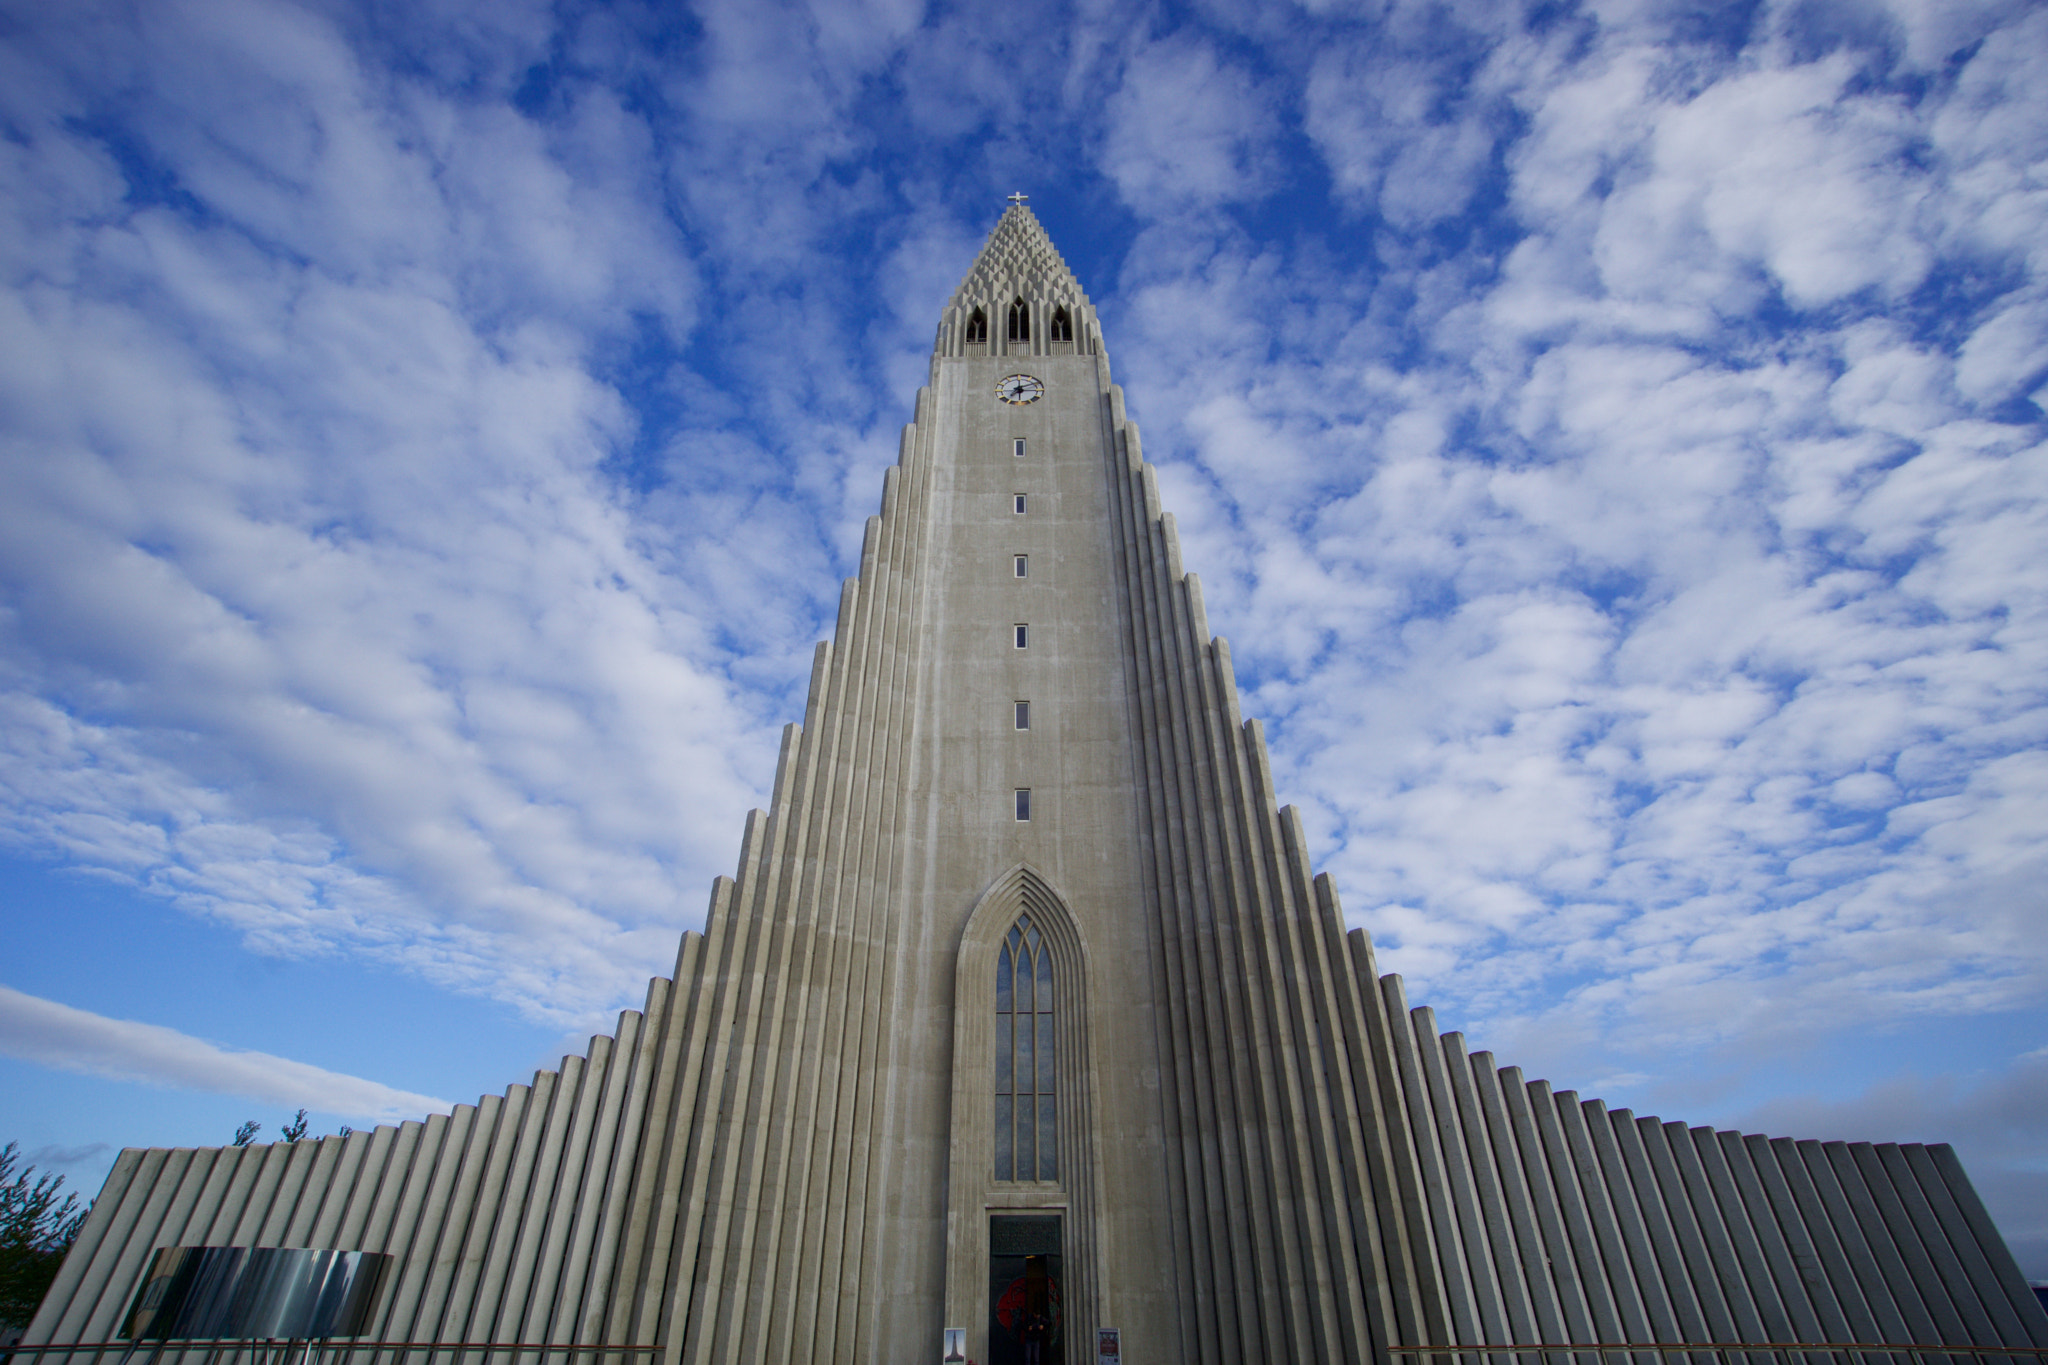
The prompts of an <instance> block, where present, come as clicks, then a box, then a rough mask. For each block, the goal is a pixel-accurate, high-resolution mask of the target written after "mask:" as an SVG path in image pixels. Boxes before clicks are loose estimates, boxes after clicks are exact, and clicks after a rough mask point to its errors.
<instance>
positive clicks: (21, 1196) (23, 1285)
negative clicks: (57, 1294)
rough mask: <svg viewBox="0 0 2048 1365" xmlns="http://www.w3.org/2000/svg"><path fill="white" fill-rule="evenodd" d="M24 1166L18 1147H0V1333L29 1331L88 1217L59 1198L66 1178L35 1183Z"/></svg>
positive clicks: (71, 1200)
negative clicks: (7, 1329) (6, 1329)
mask: <svg viewBox="0 0 2048 1365" xmlns="http://www.w3.org/2000/svg"><path fill="white" fill-rule="evenodd" d="M20 1162H21V1153H20V1151H19V1150H18V1149H17V1148H16V1146H15V1144H14V1143H12V1142H10V1143H8V1144H7V1145H6V1146H5V1147H0V1327H26V1326H28V1320H29V1319H30V1318H32V1317H34V1316H35V1312H36V1306H37V1305H38V1304H40V1303H42V1301H43V1295H44V1293H46V1292H47V1291H48V1290H49V1288H50V1281H52V1280H54V1279H56V1278H57V1267H58V1266H60V1265H62V1264H64V1253H65V1252H67V1251H69V1250H71V1243H72V1242H73V1241H75V1240H77V1238H78V1229H79V1225H80V1224H82V1223H84V1222H85V1215H86V1212H87V1211H86V1210H85V1209H81V1208H79V1207H78V1196H77V1195H75V1194H67V1195H64V1196H63V1197H62V1198H61V1199H60V1198H59V1197H58V1192H59V1190H60V1189H61V1188H62V1186H63V1184H64V1177H63V1176H61V1175H46V1176H42V1177H39V1178H38V1179H36V1180H35V1181H34V1182H33V1183H31V1181H30V1179H29V1177H30V1176H33V1175H35V1171H36V1168H35V1167H33V1166H25V1167H22V1169H21V1170H20V1172H19V1173H17V1172H16V1171H15V1167H16V1166H18V1165H20Z"/></svg>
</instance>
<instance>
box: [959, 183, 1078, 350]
mask: <svg viewBox="0 0 2048 1365" xmlns="http://www.w3.org/2000/svg"><path fill="white" fill-rule="evenodd" d="M1020 305H1021V307H1020ZM977 317H979V318H980V319H981V321H980V322H979V323H977V322H976V321H975V319H976V318H977ZM1020 317H1021V319H1022V320H1023V322H1024V326H1022V327H1021V328H1020V327H1019V326H1017V322H1018V320H1019V319H1020ZM1053 317H1063V318H1065V319H1066V331H1065V335H1063V336H1059V337H1055V336H1054V335H1053V334H1052V329H1051V328H1049V327H1047V326H1046V325H1045V324H1044V322H1042V321H1041V322H1039V323H1038V325H1037V326H1035V327H1034V326H1032V325H1031V324H1032V320H1033V319H1047V318H1053ZM1006 319H1007V320H1008V321H1007V325H1005V320H1006ZM990 320H994V321H995V322H996V323H997V324H998V325H996V326H990V325H989V322H990ZM982 341H987V342H988V343H989V349H990V351H991V352H993V353H995V354H1001V355H1034V354H1035V355H1043V354H1046V353H1047V349H1048V347H1050V346H1051V345H1052V343H1053V342H1055V341H1058V342H1063V343H1072V345H1071V349H1072V351H1074V352H1078V353H1079V354H1082V355H1097V354H1100V353H1101V350H1102V346H1101V336H1100V333H1099V332H1098V331H1097V329H1096V325H1095V309H1094V307H1093V305H1091V304H1090V303H1089V302H1088V295H1087V293H1086V292H1085V291H1084V290H1082V288H1081V282H1080V281H1079V280H1077V279H1075V278H1074V272H1073V271H1072V270H1069V269H1068V268H1067V263H1066V261H1065V260H1064V259H1063V258H1062V257H1061V256H1060V253H1059V250H1058V248H1056V247H1054V246H1053V244H1052V238H1050V237H1048V236H1047V235H1046V232H1045V228H1044V227H1043V226H1042V225H1041V224H1040V223H1039V221H1038V216H1037V215H1036V214H1034V213H1032V211H1031V210H1030V209H1029V208H1026V207H1025V206H1024V205H1022V204H1013V205H1012V206H1011V207H1010V208H1008V209H1007V210H1005V211H1004V213H1003V216H1002V217H1001V218H1000V219H998V220H997V222H996V226H995V231H993V232H991V233H990V234H989V238H988V242H987V244H986V245H984V246H983V247H982V249H981V254H980V255H979V256H977V257H975V258H974V264H973V265H972V266H971V267H970V268H969V269H968V271H967V278H966V279H964V280H962V281H961V282H960V287H959V288H958V289H956V290H954V291H953V297H952V299H951V300H950V301H949V302H948V304H947V307H946V312H945V316H944V317H943V318H942V319H941V321H940V323H939V334H938V339H937V341H936V343H935V344H934V347H933V349H934V351H935V353H936V354H937V355H939V356H959V355H966V354H968V352H967V349H966V348H967V347H968V346H970V345H979V344H980V343H981V342H982ZM1060 349H1061V350H1062V351H1066V350H1068V349H1069V347H1068V346H1066V345H1062V346H1061V347H1060Z"/></svg>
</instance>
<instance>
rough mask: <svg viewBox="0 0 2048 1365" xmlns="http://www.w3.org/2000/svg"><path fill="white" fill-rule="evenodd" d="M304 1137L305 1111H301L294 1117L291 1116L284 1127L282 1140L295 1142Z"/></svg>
mask: <svg viewBox="0 0 2048 1365" xmlns="http://www.w3.org/2000/svg"><path fill="white" fill-rule="evenodd" d="M305 1135H306V1111H305V1110H303V1109H301V1110H300V1111H299V1112H298V1113H297V1114H296V1115H294V1116H293V1118H292V1121H291V1122H290V1123H287V1124H286V1125H285V1126H284V1140H285V1141H286V1142H297V1141H298V1140H299V1139H300V1138H302V1137H304V1136H305Z"/></svg>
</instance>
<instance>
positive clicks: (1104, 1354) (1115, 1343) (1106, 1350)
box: [1095, 1327, 1124, 1365]
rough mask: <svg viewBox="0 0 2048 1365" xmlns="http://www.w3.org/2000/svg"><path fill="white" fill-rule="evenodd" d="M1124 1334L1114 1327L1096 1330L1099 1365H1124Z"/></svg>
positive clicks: (1096, 1354)
mask: <svg viewBox="0 0 2048 1365" xmlns="http://www.w3.org/2000/svg"><path fill="white" fill-rule="evenodd" d="M1123 1358H1124V1353H1123V1334H1122V1333H1120V1332H1118V1331H1117V1330H1116V1328H1114V1327H1098V1328H1096V1329H1095V1359H1096V1362H1097V1365H1123Z"/></svg>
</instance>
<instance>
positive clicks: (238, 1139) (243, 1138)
mask: <svg viewBox="0 0 2048 1365" xmlns="http://www.w3.org/2000/svg"><path fill="white" fill-rule="evenodd" d="M262 1131H263V1125H262V1124H260V1123H258V1122H257V1121H256V1120H254V1119H250V1120H249V1121H248V1122H247V1123H245V1124H243V1125H242V1126H241V1127H240V1128H237V1129H235V1146H237V1147H247V1146H248V1145H249V1144H250V1143H251V1142H254V1141H255V1140H256V1135H257V1134H258V1133H260V1132H262Z"/></svg>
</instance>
